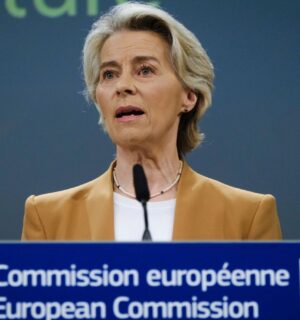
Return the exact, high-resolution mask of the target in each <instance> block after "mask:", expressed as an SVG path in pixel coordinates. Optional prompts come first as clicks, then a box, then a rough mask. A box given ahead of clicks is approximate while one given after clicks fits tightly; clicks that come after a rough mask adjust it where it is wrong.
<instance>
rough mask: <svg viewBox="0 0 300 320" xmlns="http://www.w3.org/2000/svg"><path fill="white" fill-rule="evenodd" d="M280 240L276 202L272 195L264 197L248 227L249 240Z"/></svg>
mask: <svg viewBox="0 0 300 320" xmlns="http://www.w3.org/2000/svg"><path fill="white" fill-rule="evenodd" d="M281 238H282V234H281V229H280V223H279V219H278V214H277V209H276V200H275V198H274V197H273V196H272V195H264V196H263V197H262V199H261V201H260V202H259V204H258V207H257V210H256V212H255V214H254V217H253V219H252V223H251V225H250V229H249V233H248V239H249V240H280V239H281Z"/></svg>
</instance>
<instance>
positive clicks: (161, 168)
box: [115, 146, 180, 201]
mask: <svg viewBox="0 0 300 320" xmlns="http://www.w3.org/2000/svg"><path fill="white" fill-rule="evenodd" d="M116 160H117V164H116V168H115V174H116V176H117V179H118V182H119V184H120V185H121V186H122V188H123V189H125V190H126V191H127V192H128V193H130V194H133V195H134V193H135V192H134V186H133V176H132V167H133V166H134V164H136V163H139V164H141V165H142V166H143V168H144V170H145V174H146V177H147V180H148V186H149V190H150V195H155V194H157V193H160V192H161V191H162V190H164V189H166V188H167V187H168V186H170V185H171V184H172V183H173V182H174V181H175V179H176V177H177V174H178V171H179V169H180V160H179V157H178V153H177V150H176V149H175V150H173V152H170V151H168V152H166V151H165V152H163V153H159V152H153V153H150V152H145V151H143V150H141V149H135V150H126V149H123V148H122V147H119V146H117V153H116ZM176 187H177V184H175V185H174V186H173V187H172V188H171V189H170V190H168V191H166V192H165V193H163V194H162V195H159V196H156V197H155V198H153V199H151V200H150V201H162V200H168V199H173V198H175V197H176ZM115 191H117V192H118V193H120V194H123V195H125V196H128V195H126V194H124V192H122V191H121V190H119V189H116V188H115Z"/></svg>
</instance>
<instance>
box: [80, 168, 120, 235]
mask: <svg viewBox="0 0 300 320" xmlns="http://www.w3.org/2000/svg"><path fill="white" fill-rule="evenodd" d="M113 165H114V163H112V164H111V165H110V167H109V169H108V170H107V171H106V172H105V173H104V174H102V175H101V176H100V177H99V178H98V179H96V183H95V184H94V185H93V187H92V188H91V190H90V192H89V195H88V197H87V202H86V207H87V214H88V219H89V225H90V231H91V240H106V241H113V240H114V238H115V235H114V208H113V184H112V168H113Z"/></svg>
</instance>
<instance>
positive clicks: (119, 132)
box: [96, 31, 196, 148]
mask: <svg viewBox="0 0 300 320" xmlns="http://www.w3.org/2000/svg"><path fill="white" fill-rule="evenodd" d="M100 61H101V66H100V76H99V83H98V85H97V88H96V100H97V104H98V105H99V106H100V108H101V113H102V118H103V120H104V123H105V127H106V129H107V131H108V134H109V136H110V137H111V139H112V141H113V142H114V143H115V144H117V145H119V146H122V147H125V148H126V147H137V146H144V147H147V146H151V145H152V144H155V145H156V146H162V147H165V146H166V144H170V143H172V144H174V146H175V147H176V138H177V131H178V125H179V120H180V118H179V114H180V113H181V112H182V111H183V110H184V109H186V108H188V109H191V107H192V106H193V105H194V103H195V102H196V100H195V99H196V98H195V97H194V96H193V94H192V93H191V92H188V90H186V89H184V88H183V86H182V84H181V82H180V81H179V80H178V79H177V77H176V75H175V73H174V71H173V69H172V66H171V62H170V49H169V45H168V44H167V42H166V41H165V40H163V39H162V38H161V37H160V36H159V35H158V34H156V33H154V32H151V31H120V32H117V33H114V34H113V35H112V36H110V37H109V38H108V39H107V40H106V41H105V43H104V45H103V47H102V50H101V52H100Z"/></svg>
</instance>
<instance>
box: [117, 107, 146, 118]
mask: <svg viewBox="0 0 300 320" xmlns="http://www.w3.org/2000/svg"><path fill="white" fill-rule="evenodd" d="M143 114H145V112H144V111H143V110H142V109H141V108H139V107H135V106H124V107H119V108H118V109H117V110H116V113H115V118H116V119H117V120H119V121H130V120H134V119H137V118H139V117H141V116H142V115H143Z"/></svg>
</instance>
